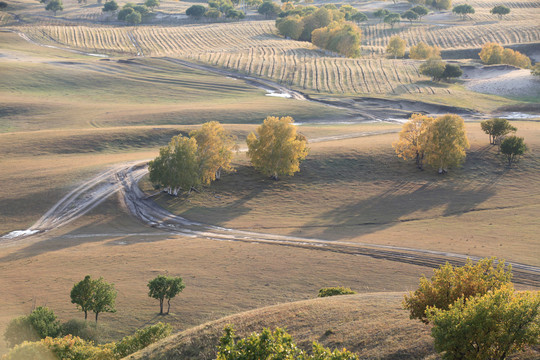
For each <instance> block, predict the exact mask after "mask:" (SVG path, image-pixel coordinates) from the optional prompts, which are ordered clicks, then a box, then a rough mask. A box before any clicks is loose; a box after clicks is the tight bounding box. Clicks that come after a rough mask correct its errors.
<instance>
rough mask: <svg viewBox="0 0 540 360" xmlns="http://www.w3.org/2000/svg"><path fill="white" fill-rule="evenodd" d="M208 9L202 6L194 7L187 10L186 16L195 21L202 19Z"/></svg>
mask: <svg viewBox="0 0 540 360" xmlns="http://www.w3.org/2000/svg"><path fill="white" fill-rule="evenodd" d="M205 12H206V8H205V7H204V6H202V5H192V6H190V7H189V8H188V9H187V10H186V15H187V16H190V17H192V18H195V19H200V18H201V17H203V16H204V13H205Z"/></svg>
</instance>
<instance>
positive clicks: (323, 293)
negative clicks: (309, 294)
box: [317, 286, 356, 297]
mask: <svg viewBox="0 0 540 360" xmlns="http://www.w3.org/2000/svg"><path fill="white" fill-rule="evenodd" d="M352 294H356V291H353V290H351V288H347V287H343V286H338V287H328V288H322V289H320V290H319V295H317V297H328V296H336V295H352Z"/></svg>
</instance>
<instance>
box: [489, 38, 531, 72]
mask: <svg viewBox="0 0 540 360" xmlns="http://www.w3.org/2000/svg"><path fill="white" fill-rule="evenodd" d="M478 56H480V60H482V62H483V63H484V64H487V65H493V64H506V65H513V66H517V67H521V68H530V67H531V59H529V58H528V57H527V56H526V55H523V54H522V53H520V52H519V51H514V50H512V49H505V48H503V47H502V46H501V45H499V44H495V43H491V42H490V43H485V44H484V46H482V50H481V51H480V53H479V54H478Z"/></svg>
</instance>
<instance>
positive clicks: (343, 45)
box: [311, 22, 361, 57]
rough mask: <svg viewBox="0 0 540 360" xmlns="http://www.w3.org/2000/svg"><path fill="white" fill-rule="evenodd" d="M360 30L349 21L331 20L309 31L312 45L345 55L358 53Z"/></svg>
mask: <svg viewBox="0 0 540 360" xmlns="http://www.w3.org/2000/svg"><path fill="white" fill-rule="evenodd" d="M360 40H361V30H360V28H359V27H358V26H356V25H355V24H353V23H350V22H333V23H331V24H330V25H328V26H326V27H323V28H319V29H316V30H314V31H313V32H312V33H311V41H312V42H313V45H316V46H318V47H320V48H323V49H326V50H330V51H333V52H337V53H339V54H342V55H345V56H347V57H356V56H359V55H360Z"/></svg>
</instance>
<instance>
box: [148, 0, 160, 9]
mask: <svg viewBox="0 0 540 360" xmlns="http://www.w3.org/2000/svg"><path fill="white" fill-rule="evenodd" d="M144 5H146V6H147V7H149V8H150V9H152V11H154V9H155V8H158V7H159V5H160V4H159V0H146V1H145V2H144Z"/></svg>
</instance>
